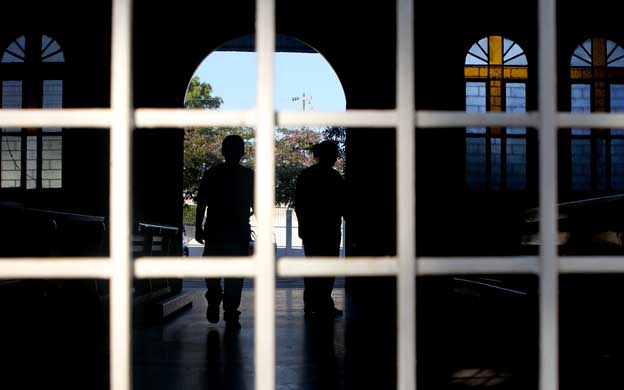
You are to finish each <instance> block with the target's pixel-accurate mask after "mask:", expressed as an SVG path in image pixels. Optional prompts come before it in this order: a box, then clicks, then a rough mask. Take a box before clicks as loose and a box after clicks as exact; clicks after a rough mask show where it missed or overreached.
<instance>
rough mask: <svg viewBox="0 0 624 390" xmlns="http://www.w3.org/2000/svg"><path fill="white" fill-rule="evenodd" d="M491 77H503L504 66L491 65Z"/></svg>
mask: <svg viewBox="0 0 624 390" xmlns="http://www.w3.org/2000/svg"><path fill="white" fill-rule="evenodd" d="M490 78H491V79H502V78H503V67H502V66H490Z"/></svg>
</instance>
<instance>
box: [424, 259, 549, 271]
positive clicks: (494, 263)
mask: <svg viewBox="0 0 624 390" xmlns="http://www.w3.org/2000/svg"><path fill="white" fill-rule="evenodd" d="M538 272H539V258H538V257H537V256H516V257H514V256H509V257H444V258H443V257H420V258H419V259H418V275H421V276H422V275H451V274H537V273H538Z"/></svg>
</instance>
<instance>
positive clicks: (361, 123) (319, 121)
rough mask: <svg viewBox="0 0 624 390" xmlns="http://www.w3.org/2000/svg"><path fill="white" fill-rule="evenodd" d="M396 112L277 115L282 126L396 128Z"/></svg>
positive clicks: (364, 111) (370, 111) (289, 113)
mask: <svg viewBox="0 0 624 390" xmlns="http://www.w3.org/2000/svg"><path fill="white" fill-rule="evenodd" d="M397 123H398V117H397V112H396V110H349V111H346V112H318V111H310V112H300V111H281V112H278V113H277V124H278V125H281V126H304V125H305V126H343V127H368V128H370V127H393V128H394V127H396V126H397Z"/></svg>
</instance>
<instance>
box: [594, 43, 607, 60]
mask: <svg viewBox="0 0 624 390" xmlns="http://www.w3.org/2000/svg"><path fill="white" fill-rule="evenodd" d="M592 62H593V65H594V66H606V65H607V42H606V40H605V39H604V38H594V39H593V42H592Z"/></svg>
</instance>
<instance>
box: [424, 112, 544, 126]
mask: <svg viewBox="0 0 624 390" xmlns="http://www.w3.org/2000/svg"><path fill="white" fill-rule="evenodd" d="M415 115H416V125H417V126H418V127H419V128H430V127H499V126H500V127H535V128H537V127H538V126H539V123H540V122H539V115H538V113H537V112H527V113H520V112H512V113H508V112H484V113H474V112H463V111H416V113H415Z"/></svg>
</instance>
